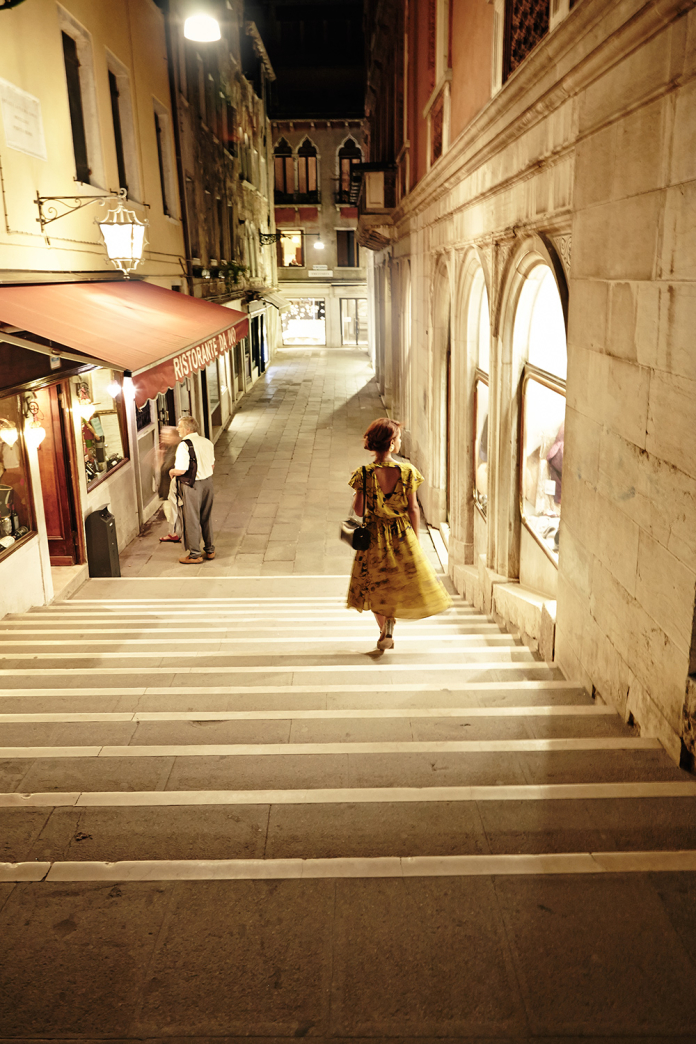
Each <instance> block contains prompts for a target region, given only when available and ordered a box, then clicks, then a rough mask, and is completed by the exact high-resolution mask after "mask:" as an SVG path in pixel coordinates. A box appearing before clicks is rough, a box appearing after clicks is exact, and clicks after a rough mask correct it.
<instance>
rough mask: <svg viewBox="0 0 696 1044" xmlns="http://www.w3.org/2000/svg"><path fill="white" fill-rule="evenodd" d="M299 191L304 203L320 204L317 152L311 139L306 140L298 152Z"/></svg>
mask: <svg viewBox="0 0 696 1044" xmlns="http://www.w3.org/2000/svg"><path fill="white" fill-rule="evenodd" d="M297 191H298V194H299V197H300V200H301V201H302V202H306V203H318V202H319V193H318V191H317V150H316V148H315V146H314V145H312V143H311V141H310V140H309V138H305V140H304V141H303V142H302V144H301V145H300V147H299V149H298V150H297Z"/></svg>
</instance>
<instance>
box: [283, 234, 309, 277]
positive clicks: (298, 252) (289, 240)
mask: <svg viewBox="0 0 696 1044" xmlns="http://www.w3.org/2000/svg"><path fill="white" fill-rule="evenodd" d="M303 238H304V237H303V235H302V232H301V231H300V230H299V229H292V230H288V231H287V232H283V235H282V237H281V238H280V239H279V240H278V267H279V268H303V267H304V243H303Z"/></svg>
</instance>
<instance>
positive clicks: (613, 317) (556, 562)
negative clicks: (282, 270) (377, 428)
mask: <svg viewBox="0 0 696 1044" xmlns="http://www.w3.org/2000/svg"><path fill="white" fill-rule="evenodd" d="M387 6H389V5H387ZM563 6H564V5H560V7H561V8H563ZM567 6H568V5H565V9H564V10H562V11H561V15H562V17H557V18H556V20H555V22H554V23H553V24H552V26H551V29H550V31H549V32H547V33H546V34H545V35H544V36H543V38H542V40H541V42H539V43H538V44H537V45H536V46H535V47H534V49H533V50H531V52H530V53H529V54H528V55H527V56H526V57H525V58H524V60H522V61H521V62H520V64H519V65H518V67H517V68H516V69H515V71H514V72H513V73H512V74H510V75H509V76H508V77H507V78H506V79H505V82H502V80H503V75H504V63H502V64H501V55H504V49H505V46H506V42H505V40H504V39H503V38H502V37H501V34H502V32H503V27H504V25H505V18H504V17H503V16H504V4H503V3H500V2H499V0H496V2H495V3H493V4H485V3H483V2H482V0H481V2H478V0H462V2H461V3H459V4H457V3H455V4H453V12H451V13H452V15H453V18H450V12H449V9H448V7H449V5H448V4H447V3H446V0H445V2H443V3H438V4H428V3H426V2H421V0H409V3H408V5H404V4H402V3H393V4H392V5H391V7H392V8H395V9H397V8H398V9H399V11H400V12H401V13H400V14H398V18H401V19H402V23H403V34H402V35H401V36H397V38H396V41H395V43H393V44H392V49H394V48H396V49H397V51H399V53H400V55H401V58H403V56H406V57H407V59H408V61H407V63H406V65H407V67H408V70H409V73H408V76H407V78H406V81H405V87H404V94H405V98H404V106H403V109H404V112H405V115H404V121H405V122H404V124H403V125H402V127H401V128H400V129H399V136H397V137H396V138H395V137H394V136H392V138H391V139H390V138H389V137H388V136H387V137H385V134H384V132H383V131H382V130H380V128H382V127H383V126H384V124H385V121H384V118H383V114H381V108H380V107H381V106H382V105H383V104H384V100H385V98H386V97H387V92H386V89H385V85H384V69H385V68H389V60H388V59H382V58H380V55H379V53H378V52H380V51H381V50H383V48H384V46H385V44H384V40H382V39H381V37H380V29H379V26H380V24H382V25H383V24H385V23H389V22H390V23H391V24H396V22H395V21H394V19H396V18H397V12H395V11H393V12H392V14H391V15H387V16H386V17H385V5H384V4H372V5H369V7H370V9H371V13H372V21H371V22H370V24H371V25H372V26H373V35H372V39H371V55H372V61H373V70H372V71H371V74H370V75H371V83H372V85H373V86H372V96H371V95H370V94H368V103H369V105H370V106H371V113H370V114H369V115H370V121H371V122H370V127H371V130H370V135H371V136H370V154H369V156H368V159H369V161H371V162H372V163H375V164H377V165H378V164H379V163H381V164H382V167H383V169H384V171H385V172H388V170H389V169H390V167H393V166H396V167H397V193H396V199H395V201H394V205H393V206H392V207H391V208H386V210H384V211H383V212H382V213H381V215H380V221H381V226H380V227H381V228H382V231H383V232H384V233H385V235H386V240H385V242H386V246H385V247H384V249H382V250H381V251H377V252H375V253H374V254H373V256H372V267H373V272H374V278H373V281H372V282H373V286H374V289H375V301H374V308H375V313H376V316H377V317H378V318H376V329H377V331H378V332H379V331H381V340H382V344H381V346H380V345H379V343H378V346H377V352H376V356H375V362H376V366H377V369H378V376H379V380H380V383H381V386H382V389H383V391H384V393H385V396H386V398H387V401H388V402H389V403H390V407H391V409H392V411H393V413H394V415H395V416H396V417H398V418H399V419H401V420H403V421H404V422H405V424H406V425H407V429H408V438H407V440H406V444H407V447H408V452H409V453H410V455H411V458H412V459H413V460H414V462H415V463H416V464H417V465H418V466H419V467H420V468H421V469H422V470H423V471H424V473H425V474H426V476H427V480H428V481H427V485H426V486H425V489H424V494H423V503H424V507H425V509H426V513H427V515H428V517H429V519H430V521H431V522H432V523H434V524H435V525H439V526H441V528H442V530H443V533H444V534H445V536H448V537H449V560H450V566H449V568H450V572H451V574H452V576H453V577H454V579H455V582H456V584H457V587H458V588H459V589H460V590H462V591H465V592H466V594H467V596H469V597H471V598H472V600H473V601H474V602H475V603H476V604H478V605H484V606H485V607H486V608H489V607H490V609H491V610H492V611H493V612H494V613H497V614H498V615H499V616H500V617H501V618H503V619H505V620H507V621H508V623H509V624H510V626H514V627H516V628H517V629H520V630H522V631H523V632H525V633H526V634H527V635H528V637H529V639H530V641H532V642H534V643H535V644H537V645H539V644H540V643H541V645H542V647H543V650H544V652H545V654H548V651H549V649H551V650H553V648H554V642H555V656H556V660H557V662H558V663H559V664H560V666H561V667H562V669H563V670H564V672H565V673H566V674H567V675H568V677H570V678H573V679H577V680H581V681H582V682H583V683H584V684H585V685H586V686H587V688H588V689H589V690H591V691H593V692H594V693H595V694H596V695H597V696H598V697H601V698H602V699H604V700H606V701H608V702H611V703H613V704H615V705H616V706H617V707H619V708H620V709H621V710H622V712H623V713H624V715H625V716H626V717H627V718H628V717H629V716H632V718H633V719H634V720H635V721H636V722H637V723H638V724H639V725H640V727H641V729H642V731H643V733H644V734H647V735H656V736H659V737H660V739H661V740H662V741H663V743H664V744H665V746H666V747H667V749H668V750H669V751H670V752H671V753H672V755H673V756H674V757H675V759H679V757H680V755H681V754H682V743H683V741H684V743H685V745H687V746H688V745H689V744H692V742H693V740H692V736H693V731H692V730H691V731H690V730H689V727H688V722H689V720H692V719H690V715H693V707H691V710H690V711H689V709H688V708H685V696H686V686H687V678H688V676H689V671H690V669H693V662H692V659H693V658H692V652H691V647H692V629H693V619H694V594H695V590H696V539H695V537H694V534H695V533H696V486H695V484H694V480H695V478H696V464H695V461H696V457H695V456H694V454H693V452H692V449H691V443H692V435H691V433H692V431H693V415H694V388H696V383H695V382H696V369H695V364H694V362H693V358H692V357H693V351H692V345H691V342H692V340H693V329H694V325H695V322H696V307H695V302H696V291H695V289H694V277H695V276H696V261H695V258H696V254H695V253H694V239H693V210H694V198H695V196H696V159H695V155H696V153H695V151H694V140H695V133H696V131H695V128H696V92H695V91H694V72H695V71H696V12H694V10H693V8H694V4H693V2H692V0H663V2H659V3H645V2H642V0H618V2H616V3H613V4H611V5H607V4H605V3H603V2H601V0H577V2H576V3H575V4H574V6H573V7H572V9H571V10H570V11H568V10H567ZM377 8H379V11H377ZM430 8H432V11H430ZM429 12H430V15H432V17H433V18H434V19H435V21H434V22H433V26H432V29H433V32H434V34H435V35H434V37H433V38H434V39H435V42H436V46H435V54H434V57H433V54H432V53H431V52H432V49H430V50H429V48H428V46H427V39H428V38H427V35H424V33H423V32H422V31H419V27H420V29H421V30H422V29H423V28H424V27H425V28H427V19H428V17H429V16H430V15H429ZM433 12H434V13H433ZM368 21H369V18H368ZM421 22H423V24H422V25H421ZM467 27H468V29H469V32H467V31H466V30H467ZM448 32H449V33H450V34H451V35H450V36H449V37H448V35H447V34H448ZM474 44H475V46H476V48H477V55H476V62H477V63H478V64H477V65H475V72H476V76H475V77H474V78H473V79H474V80H475V82H474V83H472V82H471V79H472V77H471V76H470V77H469V80H467V79H466V77H465V75H464V73H463V70H464V69H466V67H467V61H466V59H467V48H472V47H473V46H474ZM482 48H483V50H482ZM482 56H483V57H482ZM378 58H379V59H380V60H379V69H378V70H377V71H374V70H375V65H376V59H378ZM472 60H473V59H472ZM433 62H434V65H433ZM392 65H393V67H394V68H395V69H399V68H403V62H402V61H401V59H400V60H397V61H395V62H392ZM371 97H372V100H370V98H371ZM424 98H425V99H426V101H425V104H423V105H421V102H422V101H423V99H424ZM414 99H415V100H414ZM439 99H441V104H442V112H443V117H442V118H443V121H444V131H443V133H442V139H441V144H438V145H437V149H439V150H440V154H439V155H438V154H436V151H434V146H433V126H432V121H433V116H432V113H433V109H434V107H435V106H436V105H439V104H440V101H439ZM392 122H393V121H392ZM397 123H398V121H397ZM438 133H440V132H439V130H438ZM399 141H401V145H399ZM404 143H405V144H404ZM408 155H410V157H411V158H410V160H409V165H408V166H407V167H406V166H405V159H404V157H408ZM361 211H362V214H361V226H364V227H365V228H368V227H371V226H374V222H375V220H376V219H375V217H374V214H372V213H371V211H370V206H369V205H368V203H367V200H366V193H365V188H363V196H362V199H361ZM546 270H548V272H549V273H550V274H551V275H552V277H553V283H554V284H555V291H554V293H555V296H556V300H557V305H556V306H555V307H557V308H559V309H562V314H563V321H564V322H563V325H564V327H565V331H566V337H567V377H566V375H565V373H562V374H559V373H556V374H553V373H552V374H551V376H552V377H554V380H553V381H551V383H552V384H553V383H554V382H555V386H557V387H558V388H560V389H561V392H563V391H565V395H566V410H565V436H563V435H562V434H561V453H562V457H564V459H563V465H562V475H563V479H562V482H563V486H562V488H563V507H562V521H561V523H560V529H559V535H560V549H559V554H558V556H556V557H554V554H553V553H549V546H548V543H547V546H546V548H545V547H544V541H543V540H541V539H539V535H538V532H537V534H536V535H535V533H534V532H533V527H532V526H530V524H529V522H528V520H527V521H524V520H523V517H522V510H521V505H522V509H523V510H524V504H525V503H526V501H525V499H524V498H525V496H526V495H527V494H526V490H525V488H524V482H525V481H526V479H525V478H524V476H526V475H527V471H525V468H527V467H528V465H529V458H528V456H527V454H526V450H523V449H522V446H521V441H520V425H521V423H522V422H523V418H522V413H523V410H524V409H527V406H525V405H524V404H525V402H526V401H527V400H526V399H525V397H524V396H525V393H524V388H525V387H527V385H526V384H525V382H526V381H528V380H529V379H530V377H531V378H532V379H533V378H534V377H535V372H534V366H533V365H531V362H532V360H531V355H530V353H531V351H532V347H531V345H532V340H531V333H530V339H528V342H527V344H526V345H525V344H524V343H523V340H522V338H521V335H520V332H519V331H520V329H521V318H520V316H521V310H522V309H523V302H524V301H525V300H526V297H525V295H526V290H525V287H526V286H527V284H530V283H531V282H533V280H534V279H535V278H536V277H537V275H538V273H539V272H541V271H546ZM479 272H482V273H483V280H484V282H485V288H486V294H487V302H488V306H489V315H490V336H489V337H488V334H487V333H486V339H487V346H488V351H489V353H490V358H489V360H487V361H488V369H487V371H486V374H485V376H486V377H487V381H488V384H487V388H488V398H489V407H488V409H489V412H488V420H489V424H488V442H487V461H486V469H485V470H486V484H487V490H486V517H485V518H484V517H483V514H482V511H481V510H479V507H477V506H476V504H475V503H474V498H473V497H472V490H473V489H474V488H475V486H476V483H477V469H478V467H479V464H480V459H481V458H480V456H478V455H476V453H477V446H476V443H475V436H474V423H475V417H476V413H475V404H476V395H477V394H478V393H479V392H480V388H481V384H482V383H483V378H482V373H483V371H482V370H481V354H480V347H479V346H478V344H477V340H478V337H479V335H480V332H481V330H482V329H483V327H482V326H480V325H479V326H478V327H476V328H474V326H473V325H472V322H473V320H472V295H473V294H474V287H475V285H477V284H476V280H477V273H479ZM535 273H536V274H537V275H535ZM534 314H536V313H534ZM559 314H560V313H559ZM531 322H532V320H530V323H531ZM486 329H487V328H486ZM530 330H531V326H530ZM379 339H380V338H379V337H378V342H379ZM558 340H559V343H558V345H557V347H558V349H559V352H560V350H561V346H562V341H563V340H564V338H563V337H562V336H561V337H560V338H559V339H558ZM562 347H564V346H562ZM537 369H538V367H537ZM543 369H544V367H542V370H543ZM544 379H545V378H544ZM477 382H478V383H477ZM524 423H527V421H524ZM525 430H526V429H525ZM543 463H544V465H545V462H543ZM537 464H538V459H537ZM558 499H559V502H560V486H559V491H558ZM548 513H549V514H550V515H551V516H553V515H554V508H553V505H552V506H551V509H550V511H549V512H548ZM555 514H556V515H557V514H558V511H556V512H555ZM555 525H556V526H558V523H557V520H556V522H555ZM511 582H512V584H513V587H511ZM514 587H516V589H517V590H516V591H515V590H514V589H513V588H514ZM522 602H524V603H525V605H526V608H524V607H522V606H521V603H522ZM554 619H556V625H555V634H554V633H552V631H553V621H554ZM685 723H687V724H686V725H685ZM682 737H683V739H682Z"/></svg>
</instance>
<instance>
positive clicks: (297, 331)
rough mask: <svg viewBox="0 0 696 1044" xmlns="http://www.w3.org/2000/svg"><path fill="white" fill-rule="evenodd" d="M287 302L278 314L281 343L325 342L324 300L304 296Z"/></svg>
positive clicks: (319, 343)
mask: <svg viewBox="0 0 696 1044" xmlns="http://www.w3.org/2000/svg"><path fill="white" fill-rule="evenodd" d="M289 303H290V308H289V309H288V310H287V311H286V312H283V313H282V314H281V316H280V322H281V326H282V329H283V344H287V345H291V344H318V345H321V344H326V302H325V301H323V300H317V299H315V298H311V297H305V298H300V299H299V300H295V301H290V302H289Z"/></svg>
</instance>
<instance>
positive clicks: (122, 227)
mask: <svg viewBox="0 0 696 1044" xmlns="http://www.w3.org/2000/svg"><path fill="white" fill-rule="evenodd" d="M97 224H98V225H99V230H100V232H101V234H102V236H103V237H104V244H105V246H106V253H107V256H108V258H109V261H111V262H112V263H113V264H114V265H116V267H117V268H120V269H121V271H122V272H124V273H126V274H127V273H128V272H133V271H135V269H136V268H137V267H138V265H139V264H140V262H141V261H142V259H143V249H144V247H145V228H146V225H147V222H145V221H140V219H139V218H138V217H137V216H136V215H135V213H134V212H133V211H132V210H126V208H125V207H123V206H121V205H119V206H118V207H117V208H116V209H115V210H110V211H109V214H108V217H107V218H106V219H105V220H104V221H98V222H97Z"/></svg>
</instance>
